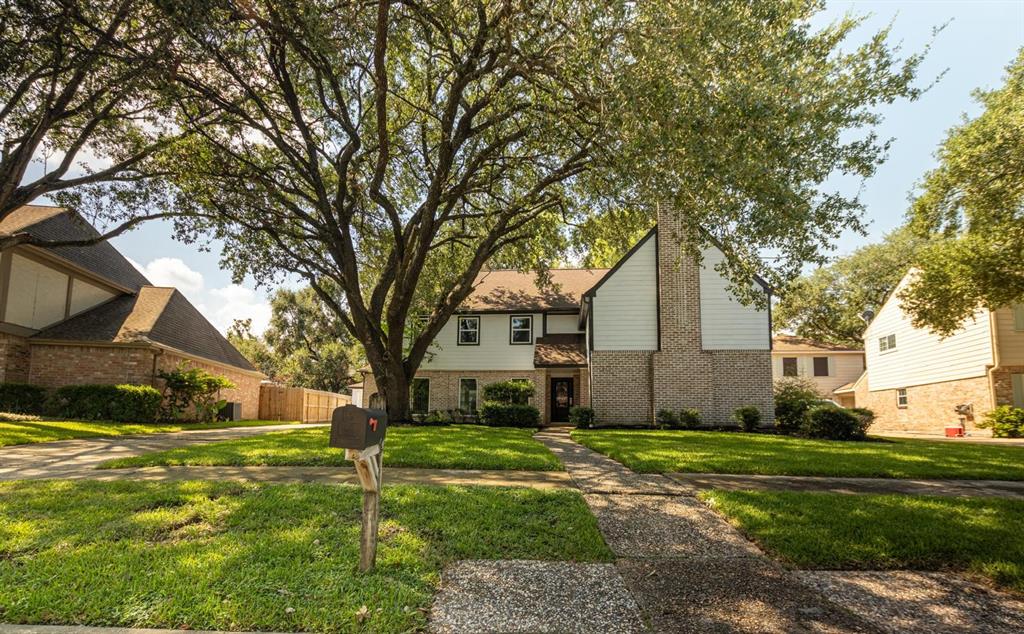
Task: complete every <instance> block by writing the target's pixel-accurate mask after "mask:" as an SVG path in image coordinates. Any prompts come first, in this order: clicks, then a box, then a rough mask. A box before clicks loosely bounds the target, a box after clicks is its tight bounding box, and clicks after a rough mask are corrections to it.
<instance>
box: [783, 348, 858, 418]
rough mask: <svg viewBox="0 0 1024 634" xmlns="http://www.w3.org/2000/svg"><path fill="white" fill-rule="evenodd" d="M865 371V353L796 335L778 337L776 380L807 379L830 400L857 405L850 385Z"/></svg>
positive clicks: (844, 404) (846, 404)
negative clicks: (854, 402)
mask: <svg viewBox="0 0 1024 634" xmlns="http://www.w3.org/2000/svg"><path fill="white" fill-rule="evenodd" d="M863 372H864V350H862V349H859V348H850V347H847V346H839V345H834V344H830V343H822V342H820V341H812V340H810V339H803V338H801V337H794V336H793V335H776V336H775V339H774V340H773V342H772V377H773V378H774V379H775V380H776V381H777V380H779V379H782V378H787V377H800V378H804V379H807V380H808V381H810V382H811V383H813V384H814V385H815V387H817V388H818V391H819V392H820V393H821V395H822V396H824V397H825V398H827V399H831V400H834V401H836V402H837V403H839V404H840V405H843V406H852V405H853V401H854V398H853V393H852V391H851V390H850V386H851V385H852V384H853V382H854V381H856V380H857V378H858V377H859V376H860V375H861V374H862V373H863Z"/></svg>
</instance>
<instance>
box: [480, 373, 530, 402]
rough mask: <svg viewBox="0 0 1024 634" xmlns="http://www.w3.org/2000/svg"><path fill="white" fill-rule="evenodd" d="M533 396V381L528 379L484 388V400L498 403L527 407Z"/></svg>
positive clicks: (504, 382) (494, 384) (503, 382)
mask: <svg viewBox="0 0 1024 634" xmlns="http://www.w3.org/2000/svg"><path fill="white" fill-rule="evenodd" d="M533 394H534V386H533V381H530V380H528V379H511V380H508V381H498V382H497V383H490V384H488V385H485V386H484V400H485V401H494V402H496V403H510V404H514V405H526V404H527V403H529V402H530V398H531V397H532V396H533Z"/></svg>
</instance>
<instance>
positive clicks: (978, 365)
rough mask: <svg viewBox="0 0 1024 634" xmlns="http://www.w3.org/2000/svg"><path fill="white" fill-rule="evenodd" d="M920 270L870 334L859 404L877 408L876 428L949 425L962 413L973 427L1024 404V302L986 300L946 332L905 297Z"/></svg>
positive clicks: (927, 428)
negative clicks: (907, 308) (990, 303)
mask: <svg viewBox="0 0 1024 634" xmlns="http://www.w3.org/2000/svg"><path fill="white" fill-rule="evenodd" d="M913 275H914V272H913V271H911V272H909V273H908V274H907V275H906V276H904V278H903V280H902V281H900V283H899V285H898V286H897V287H896V289H895V290H894V291H893V293H892V294H891V295H890V296H889V298H888V300H887V301H886V302H885V304H883V305H882V307H881V309H879V311H878V314H877V315H876V316H875V318H874V319H873V320H872V321H871V323H870V324H869V325H868V327H867V330H866V331H865V334H864V341H865V348H866V352H867V371H866V372H865V373H864V375H863V376H862V377H861V378H860V379H858V380H857V382H856V383H855V385H854V388H855V394H856V403H857V405H858V406H859V407H868V408H870V409H872V410H874V412H875V414H876V415H877V418H876V421H875V424H874V426H873V427H872V431H907V432H923V433H942V431H943V427H945V426H947V425H954V424H957V423H958V422H959V419H960V416H964V418H965V419H966V420H965V421H964V422H965V426H966V428H967V429H968V430H969V431H973V428H974V424H975V422H976V421H978V420H980V418H981V416H983V415H984V414H985V412H987V411H989V410H990V409H992V408H993V407H996V406H999V405H1015V406H1017V407H1024V306H1022V305H1017V306H1011V307H1006V308H1000V309H998V310H988V309H985V308H979V309H978V310H976V311H974V315H973V316H972V317H971V318H969V319H967V320H966V321H964V323H963V324H962V326H961V328H960V330H958V331H957V332H955V333H954V334H952V335H950V336H948V337H940V336H939V335H936V334H935V333H932V332H931V331H929V330H927V329H925V328H916V327H915V326H914V325H913V324H912V323H911V320H910V317H909V316H908V315H907V314H906V312H904V310H903V308H902V306H901V305H900V300H899V293H900V291H901V290H902V289H903V288H905V287H906V285H907V284H908V283H909V281H910V280H911V279H912V278H913ZM958 407H959V409H960V412H958V411H957V408H958ZM975 433H977V432H975Z"/></svg>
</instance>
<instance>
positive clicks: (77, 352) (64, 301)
mask: <svg viewBox="0 0 1024 634" xmlns="http://www.w3.org/2000/svg"><path fill="white" fill-rule="evenodd" d="M22 232H26V233H29V234H31V235H35V236H37V237H38V238H41V239H44V240H50V241H60V240H81V239H87V238H91V237H93V236H96V235H97V233H96V230H95V229H93V227H91V226H90V225H89V224H88V223H87V222H85V220H83V219H82V218H81V217H80V216H79V215H77V214H75V213H73V212H71V211H67V210H65V209H62V208H59V207H48V206H38V205H30V206H26V207H22V208H20V209H18V210H16V211H15V212H14V213H12V214H10V215H8V216H7V217H6V218H4V219H3V220H2V221H0V234H6V235H14V234H18V233H22ZM183 361H184V362H186V363H187V364H188V365H190V366H194V367H200V368H204V369H206V370H208V371H210V372H213V373H216V374H219V375H222V376H225V377H227V378H228V379H230V380H231V381H232V382H233V383H234V384H235V385H236V387H235V388H234V389H230V390H224V391H223V392H222V394H221V396H222V398H225V399H227V400H229V401H234V402H240V403H241V404H242V417H243V418H255V417H256V416H257V414H258V410H259V392H260V381H261V380H262V379H263V378H264V377H263V375H262V374H260V373H259V372H257V371H256V370H255V368H253V366H252V365H251V364H250V363H249V362H248V361H246V359H245V357H243V356H242V355H241V353H239V352H238V350H236V349H235V348H234V346H232V345H231V344H230V343H228V341H227V339H225V338H224V337H223V336H222V335H221V334H220V333H219V332H218V331H217V329H216V328H214V327H213V325H211V324H210V322H208V321H207V320H206V319H205V318H204V317H203V316H202V315H201V314H200V313H199V311H198V310H196V308H195V307H194V306H192V304H191V303H189V301H188V300H187V299H185V297H184V296H183V295H182V294H181V293H180V292H178V291H177V290H176V289H174V288H165V287H156V286H153V285H151V284H150V283H149V280H147V279H146V277H145V276H144V275H143V274H142V273H140V272H139V271H138V270H137V269H136V268H135V267H134V266H132V264H131V263H130V262H129V261H128V260H127V259H125V258H124V256H122V255H121V254H120V253H118V251H117V249H115V248H114V247H113V246H112V245H110V244H109V243H107V242H101V243H98V244H96V245H93V246H84V247H67V246H65V247H53V248H39V247H32V246H25V245H22V246H16V247H13V248H11V249H6V250H4V251H2V252H0V382H8V383H33V384H36V385H41V386H44V387H59V386H63V385H71V384H88V383H107V384H111V383H135V384H152V385H157V386H158V387H159V380H158V378H157V373H158V372H160V371H161V370H168V369H171V368H174V367H175V366H177V365H178V364H179V363H181V362H183Z"/></svg>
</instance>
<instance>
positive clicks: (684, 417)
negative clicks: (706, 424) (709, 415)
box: [679, 407, 700, 429]
mask: <svg viewBox="0 0 1024 634" xmlns="http://www.w3.org/2000/svg"><path fill="white" fill-rule="evenodd" d="M679 424H680V425H682V426H683V428H684V429H695V428H697V427H700V412H699V411H697V410H696V409H695V408H693V407H684V408H683V409H681V410H679Z"/></svg>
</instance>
